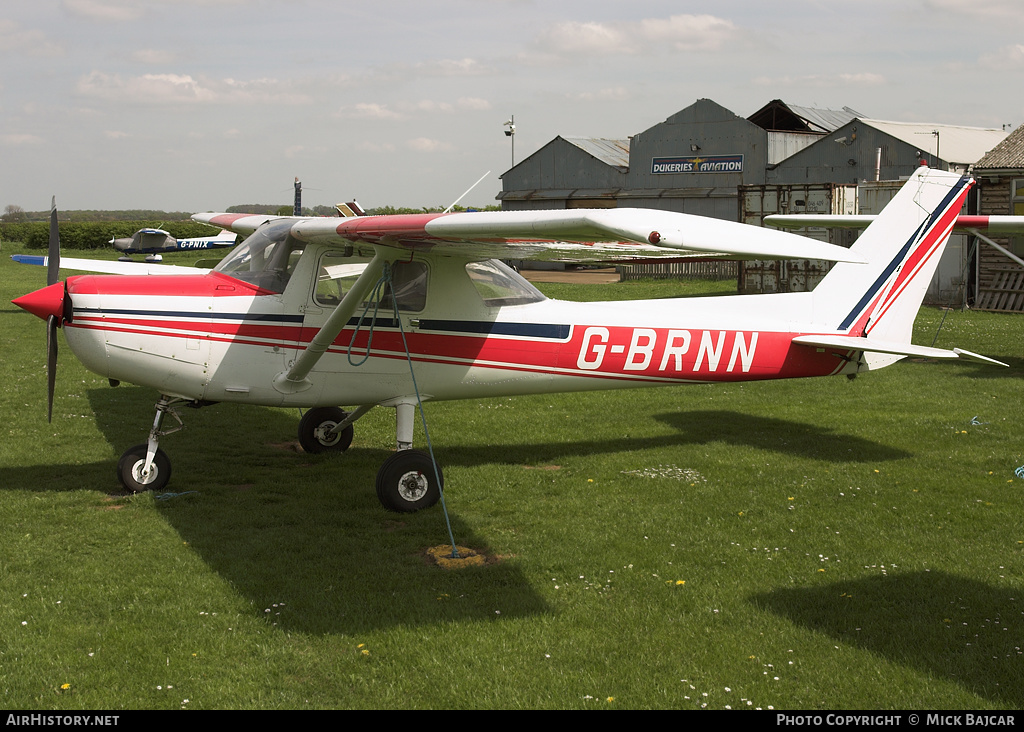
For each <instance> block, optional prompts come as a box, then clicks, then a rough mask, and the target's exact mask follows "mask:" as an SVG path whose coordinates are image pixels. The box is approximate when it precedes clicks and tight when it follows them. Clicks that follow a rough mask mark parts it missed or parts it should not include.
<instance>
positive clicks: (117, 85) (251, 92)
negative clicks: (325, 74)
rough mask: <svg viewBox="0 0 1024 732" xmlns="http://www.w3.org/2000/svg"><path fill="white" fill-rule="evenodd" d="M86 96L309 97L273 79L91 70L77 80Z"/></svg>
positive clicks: (169, 101)
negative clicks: (110, 72)
mask: <svg viewBox="0 0 1024 732" xmlns="http://www.w3.org/2000/svg"><path fill="white" fill-rule="evenodd" d="M76 91H77V92H78V93H79V94H80V95H82V96H85V97H91V98H94V99H100V100H103V101H107V102H116V103H119V104H126V105H137V104H155V105H185V104H213V103H217V104H271V103H272V104H277V105H296V104H308V103H309V102H310V101H312V99H311V97H310V96H309V95H307V94H303V93H301V92H296V91H294V89H293V88H292V86H291V85H290V84H287V83H282V82H279V81H277V80H276V79H254V80H251V81H239V80H236V79H223V80H220V81H218V80H214V79H207V78H198V79H197V78H194V77H192V76H191V75H188V74H143V75H141V76H128V77H124V76H121V75H120V74H107V73H104V72H102V71H93V72H91V73H89V74H88V75H87V76H84V77H82V78H81V79H79V81H78V84H77V86H76Z"/></svg>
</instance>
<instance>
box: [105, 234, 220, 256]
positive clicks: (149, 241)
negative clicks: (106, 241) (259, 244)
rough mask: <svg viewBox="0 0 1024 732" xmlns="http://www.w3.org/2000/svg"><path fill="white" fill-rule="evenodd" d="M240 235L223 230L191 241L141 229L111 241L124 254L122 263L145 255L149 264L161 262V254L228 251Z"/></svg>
mask: <svg viewBox="0 0 1024 732" xmlns="http://www.w3.org/2000/svg"><path fill="white" fill-rule="evenodd" d="M237 239H238V234H235V233H233V232H230V231H226V230H224V229H222V230H221V231H220V233H219V234H216V235H215V236H197V237H192V238H189V239H175V238H174V237H173V236H171V235H170V234H169V233H168V232H166V231H164V230H163V229H139V230H138V231H136V232H135V233H134V234H132V235H131V236H130V237H126V238H123V239H111V240H110V243H111V244H113V245H114V248H115V249H119V250H120V251H122V252H124V254H125V256H124V258H123V260H122V261H126V262H130V261H131V259H130V255H132V254H145V255H147V256H146V261H147V262H159V261H161V256H160V255H161V254H166V253H168V252H184V251H198V250H204V249H226V248H228V247H233V246H235V244H236V243H237Z"/></svg>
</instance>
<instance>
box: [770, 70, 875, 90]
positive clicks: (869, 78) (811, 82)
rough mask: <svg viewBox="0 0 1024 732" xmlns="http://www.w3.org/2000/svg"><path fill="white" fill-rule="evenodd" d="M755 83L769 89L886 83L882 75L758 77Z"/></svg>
mask: <svg viewBox="0 0 1024 732" xmlns="http://www.w3.org/2000/svg"><path fill="white" fill-rule="evenodd" d="M754 83H755V84H756V85H758V86H769V87H775V86H779V87H794V86H797V87H828V88H834V87H843V86H880V85H882V84H885V83H886V79H885V77H884V76H882V75H881V74H872V73H860V74H808V75H806V76H758V77H755V79H754Z"/></svg>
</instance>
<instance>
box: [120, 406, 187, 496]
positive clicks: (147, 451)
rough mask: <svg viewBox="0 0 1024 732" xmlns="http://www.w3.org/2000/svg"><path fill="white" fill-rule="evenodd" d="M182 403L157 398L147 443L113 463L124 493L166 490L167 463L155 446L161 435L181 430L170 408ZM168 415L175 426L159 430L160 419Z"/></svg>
mask: <svg viewBox="0 0 1024 732" xmlns="http://www.w3.org/2000/svg"><path fill="white" fill-rule="evenodd" d="M182 401H184V400H182V399H178V398H175V397H169V396H166V395H164V396H161V397H160V401H158V402H157V403H156V417H155V418H154V419H153V429H151V430H150V431H149V441H148V442H144V443H142V444H141V445H135V446H134V447H129V448H128V449H127V450H125V451H124V453H123V454H122V455H121V459H120V460H118V461H117V479H118V480H119V481H120V482H121V485H122V486H123V487H124V488H125V489H126V490H128V491H131V492H132V493H142V492H143V491H159V490H163V489H164V488H166V487H167V484H168V483H169V482H170V480H171V459H170V458H169V457H167V453H165V452H164V451H163V450H161V449H160V447H159V443H160V438H161V437H163V436H164V435H169V434H171V433H172V432H177V431H178V430H180V429H181V427H182V422H181V417H179V416H178V414H177V412H175V411H174V405H175V404H177V403H179V402H182ZM168 414H170V415H171V416H172V417H174V419H175V420H176V421H177V422H178V426H177V427H173V428H171V429H169V430H164V429H161V428H162V426H163V422H164V417H165V416H166V415H168Z"/></svg>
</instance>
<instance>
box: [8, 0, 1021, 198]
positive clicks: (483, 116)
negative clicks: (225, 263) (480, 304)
mask: <svg viewBox="0 0 1024 732" xmlns="http://www.w3.org/2000/svg"><path fill="white" fill-rule="evenodd" d="M1022 92H1024V2H1022V1H1021V0H860V2H856V3H851V2H847V1H844V2H839V1H838V0H835V1H833V0H786V1H785V2H781V3H766V2H763V0H718V1H717V2H715V3H708V2H699V3H698V2H688V1H686V0H628V1H627V0H589V1H587V2H583V1H577V0H566V1H564V2H560V1H559V0H435V1H431V0H419V1H417V2H410V1H407V0H374V2H372V3H367V2H359V3H356V2H342V1H341V0H7V2H5V3H4V4H3V6H2V10H0V209H2V208H3V207H4V206H7V205H17V206H21V207H22V208H24V209H26V210H29V211H38V210H45V209H47V208H48V207H49V201H50V197H51V196H52V195H56V196H57V202H58V205H59V206H60V207H61V208H64V209H119V210H120V209H162V210H166V211H211V210H212V211H217V210H223V209H224V208H226V207H227V206H231V205H237V204H244V203H281V204H286V203H290V201H291V198H292V181H293V180H294V179H295V177H298V178H299V179H300V180H301V181H302V184H303V189H304V190H303V204H304V205H306V206H314V205H319V204H325V205H333V204H334V203H337V202H339V201H348V200H352V199H353V198H355V199H357V200H358V201H359V202H360V203H361V204H362V205H363V206H365V207H375V206H384V205H393V206H411V207H419V206H434V205H442V206H444V205H448V204H449V203H452V202H453V201H455V200H456V199H457V198H458V197H459V196H460V195H462V193H463V192H465V191H466V189H468V188H469V187H470V186H471V185H473V183H474V182H475V181H476V180H477V179H479V178H480V177H481V176H483V175H485V174H487V175H486V177H485V178H484V180H483V181H482V182H481V183H480V184H479V185H478V186H477V187H476V188H475V189H474V190H473V191H472V192H471V193H470V194H469V195H468V196H467V197H466V198H465V199H463V204H470V205H476V206H484V205H489V204H494V203H496V201H495V198H494V197H495V195H496V194H497V193H498V192H499V191H500V190H501V180H500V176H501V175H502V174H503V173H504V172H505V171H506V170H508V169H509V168H510V167H511V166H512V164H513V149H512V142H513V139H512V138H509V137H507V136H506V135H505V134H504V130H506V129H508V128H507V127H505V126H504V123H505V122H506V121H507V120H509V119H510V118H511V117H512V116H514V117H515V124H516V135H515V137H514V144H515V149H514V156H515V157H514V160H515V161H516V162H521V161H522V160H523V159H524V158H525V157H527V156H529V155H530V154H532V153H533V152H535V151H537V150H538V149H540V148H541V147H543V146H544V145H545V144H547V143H548V142H550V141H551V140H552V139H554V138H555V137H556V136H558V135H562V136H589V137H608V138H625V137H628V136H630V135H633V134H637V133H639V132H642V131H644V130H646V129H648V128H649V127H652V126H653V125H655V124H658V123H659V122H662V121H664V120H665V119H666V118H667V117H669V116H671V115H673V114H674V113H676V112H678V111H679V110H681V109H684V108H685V107H688V106H689V105H691V104H692V103H693V102H694V101H696V100H697V99H702V98H708V99H712V100H714V101H715V102H717V103H719V104H721V105H722V106H724V107H726V108H728V109H730V110H732V111H733V112H735V113H736V114H737V115H739V116H741V117H746V116H749V115H750V114H752V113H753V112H755V111H757V110H758V109H759V108H761V107H762V106H764V105H765V104H766V103H767V102H769V101H771V100H772V99H782V100H784V101H786V102H788V103H790V104H795V105H799V106H810V107H821V108H829V109H841V108H843V107H844V106H846V107H851V108H853V109H855V110H857V111H858V112H860V113H862V114H863V115H864V116H865V117H870V118H875V119H886V120H899V121H915V122H936V123H945V124H958V125H967V126H974V127H996V128H1000V127H1002V126H1003V125H1004V124H1010V125H1013V126H1016V125H1018V124H1021V123H1024V93H1022ZM488 171H489V172H488Z"/></svg>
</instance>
